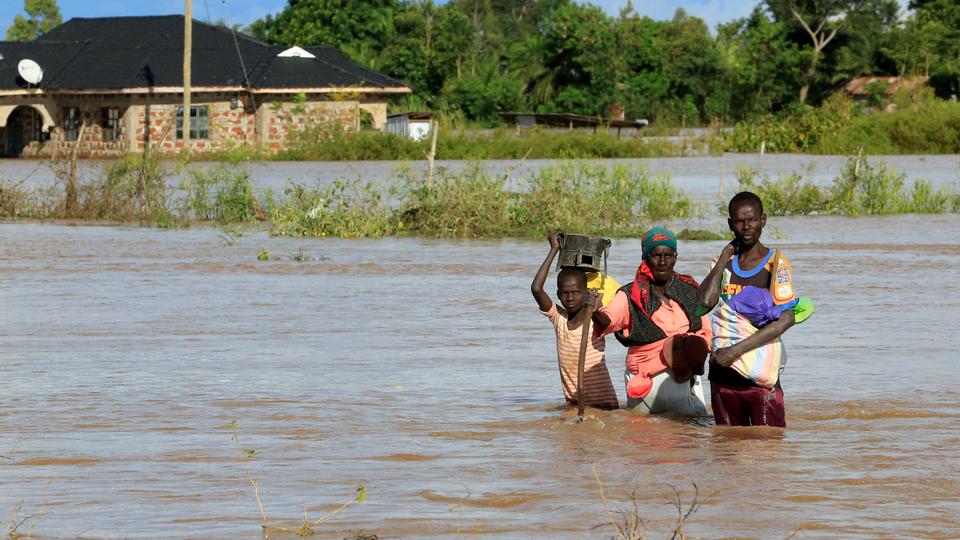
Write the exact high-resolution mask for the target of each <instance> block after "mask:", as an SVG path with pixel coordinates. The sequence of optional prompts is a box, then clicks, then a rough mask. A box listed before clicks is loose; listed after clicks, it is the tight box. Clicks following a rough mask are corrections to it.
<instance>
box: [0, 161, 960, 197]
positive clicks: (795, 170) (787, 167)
mask: <svg viewBox="0 0 960 540" xmlns="http://www.w3.org/2000/svg"><path fill="white" fill-rule="evenodd" d="M846 160H847V158H846V157H844V156H810V155H800V154H766V155H759V154H726V155H723V156H704V157H689V158H654V159H607V160H585V161H587V162H592V163H604V164H607V165H610V166H612V165H626V166H634V167H639V166H643V167H646V168H647V169H648V170H649V171H650V172H651V173H655V174H660V173H664V174H669V175H670V176H671V177H672V178H673V180H674V182H675V184H676V185H677V187H680V188H682V189H684V190H685V191H686V192H687V193H689V194H691V195H693V196H695V197H699V198H702V199H707V200H710V201H713V200H714V199H715V198H716V196H717V193H718V192H719V190H720V186H721V181H722V184H723V188H724V189H725V190H726V191H728V192H730V191H732V190H735V189H736V187H737V179H736V170H737V168H740V167H746V168H751V169H755V170H757V171H759V172H760V174H762V175H765V176H767V177H769V178H771V179H776V178H777V177H779V176H781V175H791V174H799V175H802V176H803V177H804V178H809V179H811V180H813V181H815V182H817V183H819V184H829V183H831V182H832V181H833V178H834V177H835V176H837V174H838V172H839V171H840V168H841V166H842V165H843V163H845V162H846ZM869 160H870V162H871V163H872V164H877V163H879V162H880V161H883V162H884V163H886V164H887V165H888V166H889V167H890V168H892V169H893V170H895V171H897V172H899V173H902V174H905V175H906V177H907V181H908V182H910V181H913V180H916V179H919V178H923V179H926V180H930V181H931V182H932V183H933V184H934V185H935V186H943V185H948V186H952V187H955V188H957V189H958V190H960V158H958V157H957V156H955V155H930V156H869ZM108 163H109V162H108V161H83V162H81V164H80V167H79V170H80V175H81V177H89V178H94V177H97V176H99V175H102V174H103V168H104V166H105V165H106V164H108ZM557 163H560V161H559V160H548V159H539V160H537V159H531V160H524V161H519V160H491V161H484V162H482V166H483V167H485V168H486V169H487V170H489V171H490V172H494V173H498V174H502V173H504V172H506V173H507V175H508V178H509V181H510V184H511V186H513V187H519V186H518V184H522V182H523V179H524V178H525V177H528V176H530V175H531V174H533V173H536V172H537V171H538V170H539V169H540V168H541V167H543V166H547V165H553V164H557ZM469 164H470V162H466V161H444V160H438V161H437V166H438V167H447V168H449V169H451V170H461V169H463V168H465V167H467V166H468V165H469ZM213 165H215V164H214V163H204V162H198V163H194V164H192V165H191V167H198V168H208V167H212V166H213ZM246 166H247V167H249V169H250V171H251V177H252V178H253V180H254V183H255V184H256V186H257V187H258V188H259V189H261V190H265V189H272V190H274V191H280V190H282V189H283V188H284V186H285V185H287V184H289V183H291V182H297V183H303V184H306V185H308V186H313V185H316V184H320V185H328V184H330V183H332V182H333V181H334V180H337V179H347V180H355V179H360V180H364V181H371V182H389V181H392V180H393V179H395V178H396V176H397V174H396V173H397V171H398V170H399V169H402V168H404V167H408V168H410V169H412V170H414V171H419V170H424V169H425V167H426V165H425V164H424V162H422V161H418V162H409V163H405V162H397V161H343V162H305V161H276V162H254V163H248V164H247V165H246ZM167 168H168V169H169V170H170V171H171V176H170V185H171V186H174V187H175V186H177V185H179V184H180V178H181V177H180V175H179V174H178V173H177V172H176V169H177V167H176V163H175V162H169V163H167ZM0 179H2V180H7V181H12V182H21V181H22V182H24V185H26V186H48V185H52V184H53V182H54V175H53V172H52V170H51V168H50V165H49V164H48V163H47V162H44V161H31V160H10V159H7V160H0Z"/></svg>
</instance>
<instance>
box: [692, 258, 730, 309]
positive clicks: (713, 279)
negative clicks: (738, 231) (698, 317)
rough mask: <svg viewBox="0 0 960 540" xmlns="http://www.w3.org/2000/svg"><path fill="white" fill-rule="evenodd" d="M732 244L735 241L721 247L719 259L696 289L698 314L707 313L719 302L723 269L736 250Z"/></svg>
mask: <svg viewBox="0 0 960 540" xmlns="http://www.w3.org/2000/svg"><path fill="white" fill-rule="evenodd" d="M734 242H736V240H734V241H733V242H730V243H729V244H727V245H726V246H724V247H723V251H721V252H720V257H719V258H718V259H717V264H715V265H713V268H711V269H710V273H709V274H707V277H706V278H704V280H703V283H701V284H700V288H699V289H697V302H699V304H700V308H701V309H700V310H699V312H700V313H709V312H710V310H712V309H713V307H714V306H716V305H717V302H718V301H719V300H720V282H721V281H722V280H723V269H724V268H726V267H727V263H728V262H729V261H730V257H732V256H733V254H734V252H735V250H736V244H735V243H734Z"/></svg>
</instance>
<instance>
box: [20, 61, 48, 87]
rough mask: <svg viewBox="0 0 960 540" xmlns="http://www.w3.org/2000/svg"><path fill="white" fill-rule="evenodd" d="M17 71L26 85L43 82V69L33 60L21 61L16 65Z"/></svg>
mask: <svg viewBox="0 0 960 540" xmlns="http://www.w3.org/2000/svg"><path fill="white" fill-rule="evenodd" d="M17 71H18V72H19V73H20V77H21V78H22V79H23V80H25V81H27V83H28V84H33V85H37V84H40V81H42V80H43V68H41V67H40V64H38V63H36V62H34V61H33V60H30V59H27V58H25V59H23V60H21V61H20V63H19V64H17Z"/></svg>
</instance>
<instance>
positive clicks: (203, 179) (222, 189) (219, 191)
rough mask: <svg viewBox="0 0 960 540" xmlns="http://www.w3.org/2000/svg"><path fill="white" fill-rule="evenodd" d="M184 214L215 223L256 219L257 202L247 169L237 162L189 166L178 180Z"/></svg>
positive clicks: (245, 221)
mask: <svg viewBox="0 0 960 540" xmlns="http://www.w3.org/2000/svg"><path fill="white" fill-rule="evenodd" d="M180 189H181V190H182V191H183V192H184V193H185V198H184V199H183V205H182V208H183V213H184V214H185V215H184V217H186V218H188V219H189V218H192V219H194V220H197V221H215V222H217V223H221V224H226V223H248V222H252V221H254V220H256V219H257V217H258V213H257V210H258V208H259V203H258V202H257V199H256V197H255V195H254V192H253V183H252V182H251V181H250V171H248V170H247V169H245V168H244V167H242V166H240V165H237V164H221V165H217V166H216V167H212V168H210V169H206V170H204V169H191V170H190V171H189V172H188V174H187V178H186V179H185V180H184V181H183V182H181V185H180Z"/></svg>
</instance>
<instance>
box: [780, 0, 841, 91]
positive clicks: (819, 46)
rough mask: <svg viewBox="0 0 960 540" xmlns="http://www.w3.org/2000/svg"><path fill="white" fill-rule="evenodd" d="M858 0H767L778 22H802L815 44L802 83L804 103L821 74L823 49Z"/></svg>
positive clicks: (801, 24)
mask: <svg viewBox="0 0 960 540" xmlns="http://www.w3.org/2000/svg"><path fill="white" fill-rule="evenodd" d="M856 2H857V0H766V3H767V6H768V7H769V8H770V11H771V12H772V13H773V15H774V17H776V19H777V21H778V22H785V21H787V20H790V19H792V20H793V21H795V22H796V24H799V25H800V27H801V28H802V29H803V31H804V32H805V33H806V35H807V36H808V37H809V38H810V41H811V42H812V44H813V50H812V51H811V54H810V63H809V64H808V66H807V70H806V72H805V73H804V81H803V86H801V87H800V96H799V101H800V103H806V102H807V95H808V94H809V93H810V85H811V84H813V82H814V78H815V77H816V75H817V64H819V63H820V58H821V57H822V56H823V51H824V49H825V48H826V47H827V45H829V44H830V42H831V41H833V38H835V37H837V32H839V31H840V28H842V27H843V25H844V24H845V22H846V19H845V18H844V17H843V15H845V13H846V12H847V11H848V10H849V9H850V8H851V7H852V6H853V5H854V4H855V3H856Z"/></svg>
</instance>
